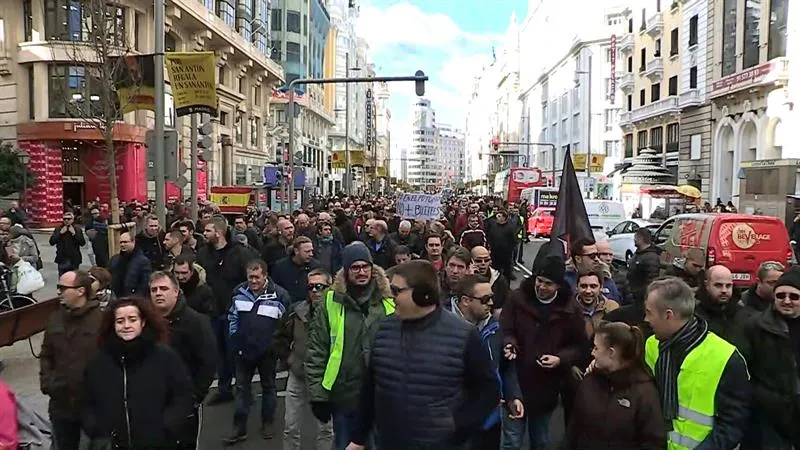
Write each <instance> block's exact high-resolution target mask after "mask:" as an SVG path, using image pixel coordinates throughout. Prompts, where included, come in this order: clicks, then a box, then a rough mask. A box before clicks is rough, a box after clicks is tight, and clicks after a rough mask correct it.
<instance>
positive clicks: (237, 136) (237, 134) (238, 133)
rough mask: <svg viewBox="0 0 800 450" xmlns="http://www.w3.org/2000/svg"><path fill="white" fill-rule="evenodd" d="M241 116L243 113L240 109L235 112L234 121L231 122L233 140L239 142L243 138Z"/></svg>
mask: <svg viewBox="0 0 800 450" xmlns="http://www.w3.org/2000/svg"><path fill="white" fill-rule="evenodd" d="M243 116H244V114H242V112H241V111H239V112H237V113H236V121H234V123H233V128H234V130H233V131H234V141H235V142H238V143H240V144H241V143H242V140H243V139H244V136H243V131H244V130H242V120H243Z"/></svg>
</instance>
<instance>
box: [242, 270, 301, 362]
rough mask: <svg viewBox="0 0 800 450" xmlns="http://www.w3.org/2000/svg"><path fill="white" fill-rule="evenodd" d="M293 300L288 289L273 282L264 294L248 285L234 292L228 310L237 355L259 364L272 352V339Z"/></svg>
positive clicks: (268, 285)
mask: <svg viewBox="0 0 800 450" xmlns="http://www.w3.org/2000/svg"><path fill="white" fill-rule="evenodd" d="M291 304H292V299H291V298H290V297H289V293H288V292H286V289H284V288H282V287H280V286H278V285H277V284H275V283H274V282H273V281H272V280H269V279H268V280H267V285H266V287H265V288H264V290H263V291H261V292H253V291H251V290H250V288H249V287H248V285H247V283H241V284H240V285H238V286H236V289H234V291H233V301H232V303H231V308H230V309H229V310H228V322H229V327H230V328H229V330H230V335H231V345H232V347H233V350H234V352H235V353H236V354H237V355H239V356H241V357H242V358H243V359H246V360H248V361H258V360H260V359H261V358H262V357H264V355H265V354H266V353H267V351H269V350H270V347H271V346H272V337H273V335H274V334H275V330H277V329H278V326H279V323H280V322H281V320H283V317H284V315H286V313H287V310H288V309H289V305H291Z"/></svg>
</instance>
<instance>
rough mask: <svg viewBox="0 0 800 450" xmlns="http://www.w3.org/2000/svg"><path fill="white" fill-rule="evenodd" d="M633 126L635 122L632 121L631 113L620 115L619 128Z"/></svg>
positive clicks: (626, 112)
mask: <svg viewBox="0 0 800 450" xmlns="http://www.w3.org/2000/svg"><path fill="white" fill-rule="evenodd" d="M631 125H633V121H632V120H631V112H630V111H625V112H623V113H620V114H619V126H620V127H629V126H631Z"/></svg>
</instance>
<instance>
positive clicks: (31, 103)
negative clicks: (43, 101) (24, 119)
mask: <svg viewBox="0 0 800 450" xmlns="http://www.w3.org/2000/svg"><path fill="white" fill-rule="evenodd" d="M33 83H34V80H33V64H29V65H28V90H30V91H31V92H30V95H29V96H28V117H29V118H30V119H31V120H36V106H35V105H36V89H34V88H33V87H34V86H35V84H33Z"/></svg>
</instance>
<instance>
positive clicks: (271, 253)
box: [261, 219, 295, 267]
mask: <svg viewBox="0 0 800 450" xmlns="http://www.w3.org/2000/svg"><path fill="white" fill-rule="evenodd" d="M294 236H295V234H294V225H292V222H290V221H289V219H280V220H278V234H277V236H271V237H269V238H267V241H266V242H265V243H264V246H263V247H262V248H261V257H262V259H263V260H264V261H265V262H266V263H267V265H268V266H269V267H271V266H272V265H273V264H275V263H276V262H278V261H280V260H281V259H283V258H285V257H287V256H289V248H290V247H291V245H292V242H293V241H294Z"/></svg>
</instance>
